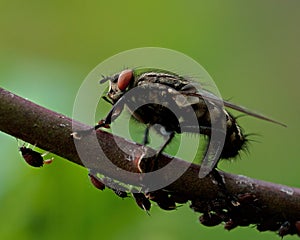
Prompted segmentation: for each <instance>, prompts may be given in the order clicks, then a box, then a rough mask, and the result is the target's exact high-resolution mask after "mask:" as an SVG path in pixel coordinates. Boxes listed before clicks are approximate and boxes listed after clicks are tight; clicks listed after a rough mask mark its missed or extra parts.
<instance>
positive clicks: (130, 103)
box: [93, 68, 285, 177]
mask: <svg viewBox="0 0 300 240" xmlns="http://www.w3.org/2000/svg"><path fill="white" fill-rule="evenodd" d="M107 81H109V91H108V93H107V95H106V96H104V97H103V98H104V99H105V100H106V101H109V102H110V103H111V104H112V105H113V107H112V109H111V110H110V112H109V113H108V115H107V116H106V118H105V119H104V120H101V121H100V122H99V124H98V125H96V126H95V127H94V128H93V129H98V128H100V127H108V126H109V124H111V123H112V122H113V121H114V120H115V119H116V118H117V117H118V116H119V115H120V114H121V112H122V111H123V109H124V106H126V107H127V109H128V110H129V111H130V112H131V114H132V116H133V117H134V118H135V119H136V120H138V121H139V122H141V123H144V124H146V126H147V128H146V131H145V135H144V140H143V143H144V144H147V143H148V134H149V128H150V127H153V128H154V129H155V130H157V131H158V132H159V133H160V134H161V135H162V136H164V138H165V139H166V140H165V143H164V144H163V145H162V146H161V148H160V149H159V150H158V154H159V153H161V152H162V151H163V150H164V148H165V147H166V146H167V144H168V143H169V142H171V141H172V139H173V137H174V135H175V134H176V133H177V134H181V133H183V132H190V133H199V134H203V135H206V136H207V137H208V138H209V139H210V137H211V134H212V130H213V129H212V121H223V122H222V124H223V125H222V126H223V128H224V129H220V131H222V130H224V138H225V141H224V146H223V147H222V148H221V149H219V151H220V157H219V158H204V160H203V162H202V165H201V169H204V173H203V174H202V176H203V177H204V176H206V175H207V174H209V173H210V172H211V171H212V169H214V168H215V167H216V165H217V163H218V161H219V160H220V159H230V158H234V157H236V156H237V155H238V154H239V152H240V151H241V150H243V149H244V148H245V144H246V142H247V139H246V135H245V134H244V133H243V131H242V129H241V127H240V126H239V125H238V123H237V121H236V118H235V117H234V116H233V115H232V114H230V113H229V112H228V111H227V110H226V109H225V107H228V108H231V109H234V110H237V111H240V112H242V113H245V114H247V115H250V116H253V117H256V118H259V119H263V120H266V121H269V122H273V123H276V124H279V125H282V126H285V125H284V124H282V123H280V122H277V121H275V120H272V119H270V118H267V117H265V116H263V115H260V114H258V113H255V112H252V111H250V110H248V109H246V108H244V107H242V106H238V105H235V104H233V103H231V102H229V101H225V100H223V99H221V98H219V97H217V96H215V95H214V94H213V93H211V92H209V91H207V90H205V89H203V88H201V87H200V88H199V87H196V84H195V83H194V82H192V81H191V80H189V79H187V78H185V77H183V76H180V75H178V74H176V73H173V72H170V71H166V70H162V69H152V68H137V69H126V70H124V71H122V72H120V73H117V74H115V75H113V76H110V77H104V78H103V79H102V80H100V83H101V84H102V83H104V82H107ZM135 87H139V89H140V90H139V94H135V95H130V96H129V97H128V96H127V94H126V93H128V92H129V91H130V90H132V89H134V88H135ZM162 102H164V103H165V104H164V105H162V104H161V103H162ZM136 106H139V107H138V108H136ZM169 107H172V109H174V108H175V109H176V112H178V113H179V114H176V115H175V114H174V113H173V112H172V111H171V110H170V109H169ZM191 109H192V110H193V112H194V114H195V115H196V118H197V122H196V123H195V122H191V121H190V118H189V116H190V114H191ZM222 116H223V118H222ZM224 116H225V117H224ZM222 119H223V120H222ZM158 126H159V127H158ZM199 130H200V132H199ZM200 171H201V170H200Z"/></svg>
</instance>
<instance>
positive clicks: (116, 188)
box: [101, 177, 128, 199]
mask: <svg viewBox="0 0 300 240" xmlns="http://www.w3.org/2000/svg"><path fill="white" fill-rule="evenodd" d="M101 182H102V183H103V184H104V185H105V186H106V187H108V188H109V189H111V190H112V191H113V192H114V193H115V194H116V195H117V196H118V197H120V198H122V199H123V198H126V197H128V193H127V192H126V191H125V189H124V187H122V186H121V185H120V184H119V183H117V182H115V181H114V180H112V179H111V178H108V177H105V178H103V179H102V181H101Z"/></svg>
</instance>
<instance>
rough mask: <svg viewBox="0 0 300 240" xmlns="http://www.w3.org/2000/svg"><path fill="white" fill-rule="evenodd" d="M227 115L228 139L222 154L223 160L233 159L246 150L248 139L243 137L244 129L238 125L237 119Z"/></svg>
mask: <svg viewBox="0 0 300 240" xmlns="http://www.w3.org/2000/svg"><path fill="white" fill-rule="evenodd" d="M225 113H226V128H227V130H226V137H225V142H224V146H223V150H222V153H221V158H233V157H235V156H237V155H238V154H239V151H241V150H243V149H244V148H245V144H246V141H247V139H246V137H245V135H243V132H242V129H241V128H240V127H239V125H238V124H237V122H236V120H235V118H234V117H233V116H232V115H230V114H229V113H228V112H227V111H226V112H225Z"/></svg>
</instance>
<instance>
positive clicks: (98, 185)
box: [89, 173, 105, 191]
mask: <svg viewBox="0 0 300 240" xmlns="http://www.w3.org/2000/svg"><path fill="white" fill-rule="evenodd" d="M89 177H90V180H91V183H92V184H93V185H94V186H95V187H96V188H98V189H100V190H102V191H103V190H104V189H105V184H104V183H103V182H101V181H100V180H99V179H98V178H97V177H95V176H93V175H92V174H90V173H89Z"/></svg>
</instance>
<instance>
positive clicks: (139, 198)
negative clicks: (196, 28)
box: [132, 193, 151, 212]
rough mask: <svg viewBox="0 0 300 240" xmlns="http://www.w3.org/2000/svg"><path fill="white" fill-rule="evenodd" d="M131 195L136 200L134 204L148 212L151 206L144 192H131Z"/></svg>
mask: <svg viewBox="0 0 300 240" xmlns="http://www.w3.org/2000/svg"><path fill="white" fill-rule="evenodd" d="M132 196H133V198H134V200H135V202H136V204H137V205H138V206H139V207H140V208H141V209H143V210H144V211H146V212H148V211H149V210H150V208H151V202H150V201H149V199H148V198H146V196H145V194H144V193H132Z"/></svg>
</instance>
